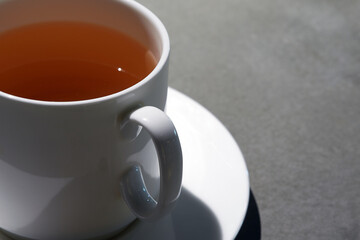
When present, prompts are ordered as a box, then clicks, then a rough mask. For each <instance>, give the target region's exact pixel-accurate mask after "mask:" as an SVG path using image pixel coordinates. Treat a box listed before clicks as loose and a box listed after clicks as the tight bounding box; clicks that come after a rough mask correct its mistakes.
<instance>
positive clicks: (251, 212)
mask: <svg viewBox="0 0 360 240" xmlns="http://www.w3.org/2000/svg"><path fill="white" fill-rule="evenodd" d="M260 239H261V222H260V214H259V208H258V206H257V204H256V200H255V197H254V194H253V192H252V191H251V190H250V198H249V206H248V209H247V212H246V215H245V219H244V222H243V225H242V226H241V229H240V231H239V233H238V235H237V236H236V238H235V240H260Z"/></svg>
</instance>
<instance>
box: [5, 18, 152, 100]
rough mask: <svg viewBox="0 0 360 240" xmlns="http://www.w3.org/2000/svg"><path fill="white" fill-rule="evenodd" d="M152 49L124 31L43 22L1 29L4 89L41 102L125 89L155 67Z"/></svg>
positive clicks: (71, 98)
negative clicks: (2, 30)
mask: <svg viewBox="0 0 360 240" xmlns="http://www.w3.org/2000/svg"><path fill="white" fill-rule="evenodd" d="M156 64H157V61H156V60H155V57H154V55H153V54H152V52H151V51H150V50H149V49H148V48H146V47H145V46H143V45H142V44H140V43H139V42H137V41H135V40H134V39H132V38H131V37H129V36H127V35H125V34H123V33H122V32H120V31H117V30H114V29H110V28H107V27H104V26H101V25H96V24H91V23H82V22H43V23H36V24H30V25H25V26H21V27H18V28H14V29H11V30H7V31H5V32H2V33H0V91H3V92H5V93H9V94H12V95H15V96H19V97H24V98H29V99H35V100H42V101H79V100H86V99H92V98H97V97H102V96H106V95H110V94H113V93H116V92H119V91H122V90H124V89H126V88H128V87H130V86H132V85H134V84H136V83H138V82H139V81H141V80H142V79H144V78H145V77H146V76H147V75H148V74H149V73H150V72H151V71H152V70H153V69H154V68H155V66H156Z"/></svg>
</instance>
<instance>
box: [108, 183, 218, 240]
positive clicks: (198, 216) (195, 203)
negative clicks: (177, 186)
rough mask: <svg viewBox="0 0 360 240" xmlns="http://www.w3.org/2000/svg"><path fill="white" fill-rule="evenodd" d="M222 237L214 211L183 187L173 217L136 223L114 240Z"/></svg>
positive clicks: (175, 239) (172, 239) (178, 239)
mask: <svg viewBox="0 0 360 240" xmlns="http://www.w3.org/2000/svg"><path fill="white" fill-rule="evenodd" d="M221 237H222V234H221V229H220V225H219V223H218V220H217V219H216V216H215V215H214V213H213V212H212V211H211V209H210V208H209V207H207V206H206V205H205V204H204V203H203V202H202V201H201V200H200V199H198V198H197V197H196V196H194V195H193V194H192V193H191V192H190V191H188V190H187V189H185V188H183V189H182V192H181V195H180V198H179V200H178V202H177V204H176V206H175V208H174V209H173V211H172V213H171V214H170V215H168V216H166V217H164V218H162V219H160V220H158V221H155V222H142V221H139V220H137V221H135V222H134V223H133V224H131V226H129V227H128V228H127V229H126V230H125V231H123V232H122V233H121V234H120V235H118V236H117V237H115V238H112V239H111V240H130V239H131V240H135V239H140V240H141V239H166V240H182V239H184V240H188V239H189V240H191V239H207V240H221Z"/></svg>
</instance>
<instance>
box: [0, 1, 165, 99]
mask: <svg viewBox="0 0 360 240" xmlns="http://www.w3.org/2000/svg"><path fill="white" fill-rule="evenodd" d="M114 1H115V2H118V3H120V4H124V5H126V6H127V7H130V8H132V9H133V10H136V11H137V12H138V13H139V14H142V15H143V16H145V18H146V19H148V20H149V21H150V22H151V24H152V25H153V26H155V27H156V28H157V30H158V31H159V34H160V39H161V44H162V51H161V56H160V59H159V61H158V63H157V64H156V66H155V68H154V69H153V70H152V71H151V72H150V73H149V74H148V75H147V76H146V77H145V78H143V79H142V80H141V81H139V82H138V83H136V84H134V85H132V86H131V87H128V88H126V89H124V90H122V91H119V92H116V93H112V94H109V95H106V96H102V97H97V98H91V99H85V100H78V101H43V100H35V99H30V98H24V97H19V96H15V95H12V94H9V93H6V92H3V91H1V90H0V97H3V98H7V99H10V100H13V101H17V102H21V103H27V104H33V105H43V106H77V105H89V104H94V103H98V102H103V101H108V100H112V99H115V98H118V97H120V96H123V95H126V94H128V93H129V92H131V91H133V90H135V89H136V88H140V87H141V86H143V85H145V84H146V83H147V82H149V81H150V80H151V79H152V78H154V77H155V76H156V75H157V74H158V73H159V72H160V71H161V70H162V69H163V68H164V65H165V64H166V62H167V59H168V57H169V54H170V39H169V35H168V32H167V30H166V28H165V26H164V24H163V23H162V22H161V20H160V19H159V18H158V17H157V16H156V15H155V14H154V13H153V12H152V11H150V10H149V9H148V8H146V7H145V6H144V5H142V4H140V3H138V2H136V1H133V0H114Z"/></svg>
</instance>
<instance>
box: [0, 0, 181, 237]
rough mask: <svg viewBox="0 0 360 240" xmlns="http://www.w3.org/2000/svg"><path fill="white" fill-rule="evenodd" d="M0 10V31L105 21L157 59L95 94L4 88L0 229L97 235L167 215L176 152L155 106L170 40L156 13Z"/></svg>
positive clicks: (130, 7) (22, 0) (84, 2)
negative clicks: (79, 96)
mask: <svg viewBox="0 0 360 240" xmlns="http://www.w3.org/2000/svg"><path fill="white" fill-rule="evenodd" d="M0 16H1V17H0V31H4V30H6V29H9V28H13V27H16V26H20V25H22V24H28V23H34V22H38V21H51V20H54V21H55V20H62V21H64V20H69V21H70V20H75V21H86V22H93V23H98V24H103V25H106V26H109V27H112V28H116V29H119V30H120V31H123V32H125V33H127V34H128V35H130V36H132V37H134V38H135V39H137V40H139V41H140V42H142V43H143V44H144V45H146V46H148V47H149V48H150V49H152V51H153V52H154V53H155V56H156V57H157V59H158V61H159V62H158V64H157V66H156V68H155V69H154V70H153V71H152V72H151V73H150V74H149V75H148V76H147V77H146V78H145V79H144V80H142V81H141V82H140V83H138V84H136V85H134V86H132V87H130V88H128V89H126V90H124V91H121V92H119V93H116V94H112V95H109V96H105V97H101V98H97V99H90V100H85V101H77V102H45V101H36V100H29V99H24V98H20V97H15V96H11V95H8V94H6V93H3V92H0V228H1V229H3V231H6V232H8V233H9V234H11V235H12V236H13V237H16V238H21V237H26V238H29V239H41V240H70V239H71V240H74V239H92V238H97V239H100V238H105V237H109V236H110V235H114V234H116V233H117V232H119V231H121V230H122V229H123V228H124V227H125V226H127V225H128V224H129V223H130V222H132V221H133V220H134V219H135V218H136V217H138V218H141V219H156V218H159V217H161V216H163V215H164V214H165V213H166V212H168V211H169V210H170V209H171V208H172V207H173V205H174V202H175V201H176V199H177V198H178V196H179V191H180V186H181V176H182V155H181V149H180V145H179V140H178V137H177V132H176V130H175V128H174V125H173V124H172V122H171V121H170V119H169V118H168V117H167V116H166V115H165V114H164V113H163V112H162V111H161V110H163V109H164V106H165V101H166V95H167V75H168V58H169V39H168V35H167V32H166V30H165V28H164V26H163V25H162V23H161V22H160V21H159V19H158V18H157V17H156V16H155V15H154V14H152V13H151V12H150V11H149V10H147V9H146V8H145V7H143V6H141V5H140V4H138V3H136V2H134V1H131V0H124V1H115V0H101V1H100V0H76V1H73V0H71V1H70V0H62V1H58V0H53V1H48V0H32V1H27V0H8V1H1V2H0ZM90 50H91V49H90ZM139 125H141V126H142V127H139ZM151 138H152V139H153V141H151ZM154 143H155V144H154ZM154 145H155V146H154ZM144 180H145V183H146V187H145V185H144ZM152 196H153V197H152ZM154 198H155V199H156V198H157V201H156V200H154Z"/></svg>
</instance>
